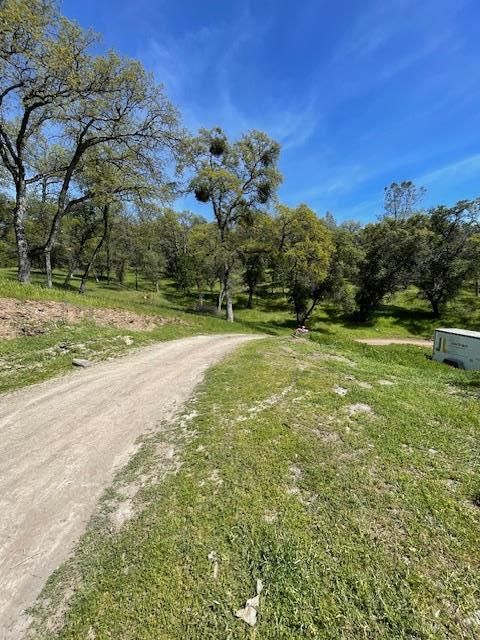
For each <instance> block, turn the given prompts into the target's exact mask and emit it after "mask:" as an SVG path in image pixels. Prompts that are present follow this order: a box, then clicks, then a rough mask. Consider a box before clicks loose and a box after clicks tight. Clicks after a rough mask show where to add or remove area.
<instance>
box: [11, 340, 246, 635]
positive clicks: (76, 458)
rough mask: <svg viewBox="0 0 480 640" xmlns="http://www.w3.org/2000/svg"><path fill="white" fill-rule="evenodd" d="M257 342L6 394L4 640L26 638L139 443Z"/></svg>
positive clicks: (169, 354) (142, 353) (191, 343)
mask: <svg viewBox="0 0 480 640" xmlns="http://www.w3.org/2000/svg"><path fill="white" fill-rule="evenodd" d="M254 338H255V336H242V335H220V336H218V335H217V336H196V337H193V338H185V339H181V340H175V341H172V342H164V343H160V344H157V345H155V346H152V347H147V348H145V349H141V350H138V351H136V352H134V353H132V354H130V355H128V356H126V357H124V358H119V359H117V360H113V361H110V362H107V363H103V364H98V365H94V366H92V367H90V368H87V369H83V370H80V371H75V372H72V374H71V375H67V376H64V377H63V378H57V379H55V380H50V381H48V382H45V383H42V384H39V385H35V386H32V387H29V388H26V389H23V390H20V391H17V392H15V393H12V394H8V395H4V396H0V639H1V640H4V639H5V640H7V639H8V640H14V639H15V638H18V637H20V635H21V634H22V632H23V631H24V630H25V627H26V625H27V623H28V620H27V617H26V616H25V614H24V613H23V610H24V609H25V608H26V607H28V606H30V605H32V604H33V602H34V601H35V598H36V597H37V595H38V594H39V592H40V590H41V589H42V587H43V585H44V583H45V581H46V579H47V578H48V576H49V575H50V574H51V573H52V572H53V571H54V570H55V569H56V568H57V567H58V566H59V565H60V564H61V563H62V561H63V560H65V559H66V558H67V556H68V555H69V553H70V552H71V551H72V548H73V546H74V544H75V542H76V541H77V540H78V538H79V536H80V535H81V534H82V532H83V531H84V529H85V526H86V524H87V522H88V520H89V518H90V516H91V515H92V513H93V512H94V510H95V506H96V503H97V501H98V499H99V497H100V495H101V493H102V491H103V490H104V489H105V488H106V487H107V486H108V485H109V484H110V482H111V480H112V477H113V474H114V472H115V471H116V470H117V469H118V468H119V467H120V466H121V465H123V464H125V463H126V462H127V460H128V459H129V457H130V456H131V455H132V453H133V451H134V443H135V440H136V439H137V438H138V436H140V435H141V434H143V433H146V432H148V431H151V430H152V429H155V428H156V426H157V425H158V423H159V421H161V420H163V419H165V418H169V417H171V416H172V415H173V414H174V413H175V412H176V411H177V410H178V409H179V407H180V406H181V405H182V403H184V402H185V400H187V399H188V397H189V396H190V395H191V394H192V391H193V390H194V388H195V386H196V385H197V384H198V383H199V382H200V381H201V379H202V377H203V374H204V372H205V370H206V369H207V368H208V367H209V366H211V365H212V364H214V363H216V362H218V361H219V360H220V359H221V358H222V357H223V356H224V355H225V354H227V353H229V352H230V351H232V350H233V349H234V348H235V347H236V346H238V345H239V344H241V343H243V342H245V341H247V340H251V339H254Z"/></svg>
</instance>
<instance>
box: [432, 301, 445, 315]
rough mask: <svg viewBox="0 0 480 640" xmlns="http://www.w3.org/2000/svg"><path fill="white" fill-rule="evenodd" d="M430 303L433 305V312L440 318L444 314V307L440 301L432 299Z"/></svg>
mask: <svg viewBox="0 0 480 640" xmlns="http://www.w3.org/2000/svg"><path fill="white" fill-rule="evenodd" d="M430 304H431V305H432V313H433V317H434V318H440V316H441V315H442V308H441V305H440V303H439V302H437V301H436V300H430Z"/></svg>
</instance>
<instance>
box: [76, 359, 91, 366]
mask: <svg viewBox="0 0 480 640" xmlns="http://www.w3.org/2000/svg"><path fill="white" fill-rule="evenodd" d="M72 364H73V366H74V367H83V368H85V367H89V366H90V365H91V364H92V363H91V362H90V360H83V359H82V358H74V359H73V360H72Z"/></svg>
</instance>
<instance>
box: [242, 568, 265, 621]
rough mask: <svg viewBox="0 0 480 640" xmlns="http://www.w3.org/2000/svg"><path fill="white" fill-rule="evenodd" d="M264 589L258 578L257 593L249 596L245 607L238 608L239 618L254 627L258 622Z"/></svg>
mask: <svg viewBox="0 0 480 640" xmlns="http://www.w3.org/2000/svg"><path fill="white" fill-rule="evenodd" d="M262 591H263V584H262V581H261V580H258V579H257V595H256V596H254V597H253V598H249V599H248V600H247V602H246V603H245V607H244V608H243V609H238V611H236V612H235V615H236V617H237V618H240V620H243V621H244V622H246V623H247V624H248V625H250V626H251V627H254V626H255V625H256V624H257V610H258V607H259V606H260V593H261V592H262Z"/></svg>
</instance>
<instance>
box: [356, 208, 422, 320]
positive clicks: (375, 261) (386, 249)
mask: <svg viewBox="0 0 480 640" xmlns="http://www.w3.org/2000/svg"><path fill="white" fill-rule="evenodd" d="M419 225H420V219H419V218H418V217H413V218H409V219H408V220H405V221H402V222H396V221H395V220H394V219H393V218H385V219H383V220H382V221H380V222H378V223H377V224H369V225H367V226H366V227H365V228H364V229H363V230H362V231H361V233H360V235H359V241H360V249H361V251H362V259H361V261H360V263H359V266H358V272H357V275H356V277H355V281H356V284H357V287H358V290H357V293H356V304H357V315H358V318H359V319H360V320H362V321H365V320H367V319H368V318H370V317H371V316H372V314H373V313H374V311H375V310H376V309H378V306H379V305H380V303H381V302H382V300H383V299H384V298H385V296H387V295H392V294H394V293H395V292H396V291H398V290H399V289H401V288H404V287H406V286H407V284H408V283H409V281H410V279H411V274H412V269H413V267H414V265H415V259H416V251H417V244H418V242H417V237H418V233H417V231H418V227H419Z"/></svg>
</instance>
